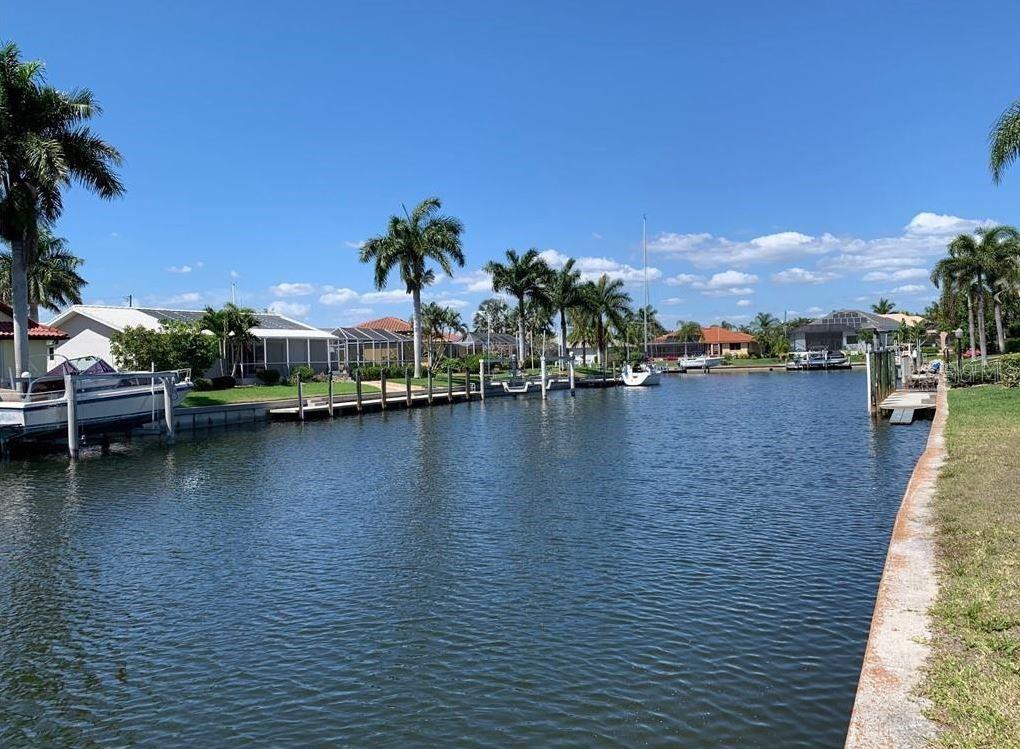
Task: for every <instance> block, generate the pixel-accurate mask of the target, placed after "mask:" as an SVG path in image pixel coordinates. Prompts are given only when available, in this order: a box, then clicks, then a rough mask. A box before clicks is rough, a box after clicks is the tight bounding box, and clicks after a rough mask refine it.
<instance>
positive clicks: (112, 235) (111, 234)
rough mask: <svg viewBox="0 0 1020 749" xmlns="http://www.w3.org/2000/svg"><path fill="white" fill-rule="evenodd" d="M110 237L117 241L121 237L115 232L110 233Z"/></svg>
mask: <svg viewBox="0 0 1020 749" xmlns="http://www.w3.org/2000/svg"><path fill="white" fill-rule="evenodd" d="M110 236H111V237H113V238H114V239H117V238H118V237H119V236H120V234H118V233H117V232H115V231H111V232H110Z"/></svg>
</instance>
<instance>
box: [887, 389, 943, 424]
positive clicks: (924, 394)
mask: <svg viewBox="0 0 1020 749" xmlns="http://www.w3.org/2000/svg"><path fill="white" fill-rule="evenodd" d="M878 410H879V412H881V413H886V412H889V423H890V424H910V423H912V422H913V421H914V416H915V415H916V414H917V412H918V411H932V412H934V411H935V392H934V391H929V390H905V389H903V388H900V389H899V390H896V391H894V392H893V393H892V394H891V395H889V396H888V397H887V398H886V399H885V400H883V401H882V402H881V403H879V404H878Z"/></svg>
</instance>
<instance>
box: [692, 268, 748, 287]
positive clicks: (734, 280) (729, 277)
mask: <svg viewBox="0 0 1020 749" xmlns="http://www.w3.org/2000/svg"><path fill="white" fill-rule="evenodd" d="M750 283H758V276H756V275H754V274H753V273H744V272H742V271H739V270H727V271H723V272H722V273H715V274H714V275H713V276H712V277H711V278H710V279H708V283H706V284H705V288H706V289H730V288H733V287H735V286H747V284H750Z"/></svg>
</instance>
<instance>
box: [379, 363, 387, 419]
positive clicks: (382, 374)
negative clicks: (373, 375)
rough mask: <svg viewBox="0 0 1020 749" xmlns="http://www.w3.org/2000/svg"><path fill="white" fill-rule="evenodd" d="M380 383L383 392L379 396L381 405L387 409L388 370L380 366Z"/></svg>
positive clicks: (383, 408)
mask: <svg viewBox="0 0 1020 749" xmlns="http://www.w3.org/2000/svg"><path fill="white" fill-rule="evenodd" d="M379 384H380V385H382V394H381V396H380V397H379V407H380V408H381V409H382V410H383V411H385V410H386V370H385V369H383V368H382V367H379Z"/></svg>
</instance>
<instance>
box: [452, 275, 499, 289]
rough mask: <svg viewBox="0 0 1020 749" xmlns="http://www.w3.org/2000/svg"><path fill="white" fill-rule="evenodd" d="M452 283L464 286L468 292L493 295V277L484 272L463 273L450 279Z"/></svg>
mask: <svg viewBox="0 0 1020 749" xmlns="http://www.w3.org/2000/svg"><path fill="white" fill-rule="evenodd" d="M450 283H454V284H459V285H461V286H464V287H465V290H466V291H477V292H481V293H483V294H491V293H492V276H490V275H489V274H488V273H486V272H485V271H484V270H473V271H468V272H467V273H461V274H459V275H456V276H454V277H453V278H452V279H450Z"/></svg>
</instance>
